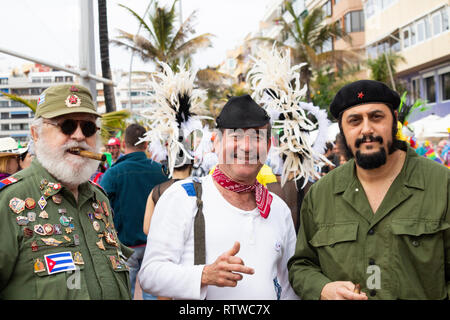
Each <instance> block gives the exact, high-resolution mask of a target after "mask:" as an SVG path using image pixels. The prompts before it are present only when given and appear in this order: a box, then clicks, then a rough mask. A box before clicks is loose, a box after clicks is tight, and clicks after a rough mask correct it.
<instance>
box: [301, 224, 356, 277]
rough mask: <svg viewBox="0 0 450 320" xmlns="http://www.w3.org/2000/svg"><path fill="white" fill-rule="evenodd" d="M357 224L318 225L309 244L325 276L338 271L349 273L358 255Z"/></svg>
mask: <svg viewBox="0 0 450 320" xmlns="http://www.w3.org/2000/svg"><path fill="white" fill-rule="evenodd" d="M357 236H358V222H354V221H351V222H339V223H335V224H324V225H320V226H319V229H318V230H317V232H316V233H315V234H314V236H313V237H312V238H311V240H310V241H309V243H310V244H311V245H312V246H313V247H315V248H316V250H317V253H318V255H319V260H320V264H321V267H322V270H323V271H324V273H325V274H328V272H327V271H330V273H333V274H335V273H336V271H338V269H341V270H346V272H348V271H350V270H349V268H351V266H352V265H354V263H353V262H352V259H356V256H357V254H358V252H357V248H356V245H355V242H356V240H357Z"/></svg>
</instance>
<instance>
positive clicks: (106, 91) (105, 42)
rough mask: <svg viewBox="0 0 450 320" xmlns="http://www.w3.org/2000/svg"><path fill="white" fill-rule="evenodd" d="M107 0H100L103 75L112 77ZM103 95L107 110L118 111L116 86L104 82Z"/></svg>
mask: <svg viewBox="0 0 450 320" xmlns="http://www.w3.org/2000/svg"><path fill="white" fill-rule="evenodd" d="M106 10H107V9H106V0H98V26H99V28H98V29H99V30H98V33H99V40H100V59H101V62H102V76H103V78H106V79H112V77H111V66H110V64H109V39H108V20H107V16H108V15H107V11H106ZM103 95H104V97H105V107H106V112H112V111H116V101H115V99H114V87H113V86H112V85H108V84H105V83H103Z"/></svg>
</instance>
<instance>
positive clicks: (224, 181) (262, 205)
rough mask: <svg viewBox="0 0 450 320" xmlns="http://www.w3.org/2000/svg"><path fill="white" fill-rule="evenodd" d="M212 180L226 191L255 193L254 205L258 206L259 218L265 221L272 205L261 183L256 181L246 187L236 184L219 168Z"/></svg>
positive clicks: (268, 194)
mask: <svg viewBox="0 0 450 320" xmlns="http://www.w3.org/2000/svg"><path fill="white" fill-rule="evenodd" d="M212 177H213V179H214V180H215V181H216V182H217V183H218V184H220V185H221V186H222V187H224V188H225V189H227V190H230V191H233V192H237V193H241V192H250V191H251V192H255V199H256V205H257V206H258V209H259V213H260V214H261V217H263V218H264V219H267V217H268V216H269V213H270V204H271V203H272V199H273V197H272V195H271V194H270V193H269V190H267V188H265V187H264V186H263V185H262V184H261V183H259V182H258V181H256V182H255V183H254V184H251V185H247V184H242V183H239V182H236V181H234V180H232V179H231V178H228V177H227V176H226V175H225V174H224V173H223V172H222V171H220V169H219V167H216V169H215V170H214V172H213V174H212Z"/></svg>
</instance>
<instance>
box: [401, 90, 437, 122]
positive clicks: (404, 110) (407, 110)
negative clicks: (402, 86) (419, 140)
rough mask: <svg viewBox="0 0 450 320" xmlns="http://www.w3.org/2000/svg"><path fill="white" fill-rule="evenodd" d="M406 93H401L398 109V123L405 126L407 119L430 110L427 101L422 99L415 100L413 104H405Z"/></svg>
mask: <svg viewBox="0 0 450 320" xmlns="http://www.w3.org/2000/svg"><path fill="white" fill-rule="evenodd" d="M407 94H408V92H407V91H405V92H403V94H402V96H401V98H400V106H399V107H398V121H400V123H401V124H403V125H406V124H407V123H408V119H409V117H411V115H413V114H414V113H417V112H419V113H420V112H423V111H426V110H428V109H430V108H431V107H430V106H427V101H426V100H422V99H417V100H416V101H414V103H413V104H410V105H408V104H406V99H407Z"/></svg>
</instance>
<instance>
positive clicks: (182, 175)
mask: <svg viewBox="0 0 450 320" xmlns="http://www.w3.org/2000/svg"><path fill="white" fill-rule="evenodd" d="M191 172H192V164H191V163H186V164H183V165H181V166H179V167H177V166H175V168H174V170H173V175H172V178H171V179H169V180H168V181H165V182H163V183H160V184H158V185H156V186H155V187H154V188H153V189H152V191H151V192H150V195H149V196H148V198H147V204H146V206H145V215H144V226H143V231H144V233H145V234H146V235H148V231H149V230H150V221H151V219H152V215H153V211H154V210H155V205H156V203H157V202H158V200H159V198H161V196H162V194H163V193H164V191H166V190H167V189H168V188H169V187H170V186H171V185H172V184H174V183H175V182H177V181H180V180H184V179H186V178H188V177H189V176H190V175H191Z"/></svg>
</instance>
